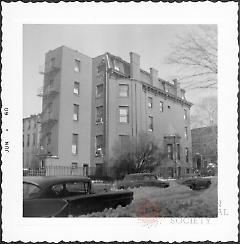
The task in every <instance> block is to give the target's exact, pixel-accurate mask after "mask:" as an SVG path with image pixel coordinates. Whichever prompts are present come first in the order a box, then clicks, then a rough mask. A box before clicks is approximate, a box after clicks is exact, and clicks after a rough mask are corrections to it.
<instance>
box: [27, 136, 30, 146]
mask: <svg viewBox="0 0 240 244" xmlns="http://www.w3.org/2000/svg"><path fill="white" fill-rule="evenodd" d="M29 145H30V135H27V147H29Z"/></svg>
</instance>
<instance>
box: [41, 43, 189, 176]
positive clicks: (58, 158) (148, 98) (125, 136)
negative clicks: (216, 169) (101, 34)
mask: <svg viewBox="0 0 240 244" xmlns="http://www.w3.org/2000/svg"><path fill="white" fill-rule="evenodd" d="M41 73H42V74H43V77H44V84H43V88H42V89H40V91H39V96H41V97H42V114H41V127H42V128H41V129H42V130H41V142H40V144H41V148H42V151H41V152H44V153H39V156H41V157H42V158H44V155H45V156H46V158H45V159H46V160H43V161H44V163H45V166H47V165H51V166H54V165H58V166H59V165H62V166H70V167H72V168H77V167H82V168H83V169H84V171H85V172H88V170H89V169H90V168H96V169H100V170H101V169H104V168H105V169H106V168H110V167H112V160H111V158H112V157H113V156H114V155H113V154H114V152H113V147H114V145H116V143H119V142H120V143H119V144H120V145H123V144H124V143H125V142H126V141H128V140H136V143H137V140H138V139H137V138H138V134H139V133H141V132H147V133H150V134H151V135H153V136H154V138H155V139H156V140H157V142H158V143H159V146H160V147H161V148H164V149H165V150H166V151H167V154H168V160H167V161H168V162H167V163H166V165H165V169H164V172H165V173H164V174H165V175H166V174H167V175H169V176H173V175H174V172H175V170H176V169H177V172H178V175H184V174H186V173H190V170H191V168H192V160H191V159H192V157H191V153H192V150H191V145H192V142H191V131H190V120H189V118H190V115H189V112H190V107H191V105H192V104H191V103H190V102H188V101H187V100H186V98H185V91H184V90H183V89H181V88H180V86H179V83H178V82H177V80H173V81H172V82H168V81H165V80H162V79H160V78H159V77H158V71H157V70H156V69H154V68H151V69H150V71H149V72H147V71H144V70H142V69H141V68H140V56H139V55H138V54H136V53H130V61H129V62H127V61H125V60H123V59H121V58H120V57H117V56H114V55H112V54H110V53H104V54H102V55H100V56H98V57H95V58H91V57H88V56H86V55H84V54H81V53H79V52H78V51H76V50H72V49H70V48H67V47H64V46H62V47H59V48H57V49H55V50H51V51H49V52H48V53H47V54H46V56H45V65H44V66H43V67H42V69H41ZM53 156H54V160H51V158H52V157H53Z"/></svg>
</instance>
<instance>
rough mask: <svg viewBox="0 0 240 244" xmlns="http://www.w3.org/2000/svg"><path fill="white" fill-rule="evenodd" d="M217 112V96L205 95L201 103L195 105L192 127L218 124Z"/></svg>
mask: <svg viewBox="0 0 240 244" xmlns="http://www.w3.org/2000/svg"><path fill="white" fill-rule="evenodd" d="M217 112H218V110H217V97H216V96H208V97H204V98H203V99H202V100H201V102H200V103H199V104H196V105H194V106H193V110H192V114H191V125H192V128H197V127H205V126H215V125H217Z"/></svg>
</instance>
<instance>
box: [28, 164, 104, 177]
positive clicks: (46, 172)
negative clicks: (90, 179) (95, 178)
mask: <svg viewBox="0 0 240 244" xmlns="http://www.w3.org/2000/svg"><path fill="white" fill-rule="evenodd" d="M97 171H98V170H97V169H96V167H71V166H45V167H44V168H40V169H23V176H70V175H75V176H91V175H96V174H99V175H100V174H101V173H102V172H97Z"/></svg>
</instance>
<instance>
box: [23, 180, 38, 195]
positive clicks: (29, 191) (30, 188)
mask: <svg viewBox="0 0 240 244" xmlns="http://www.w3.org/2000/svg"><path fill="white" fill-rule="evenodd" d="M39 191H40V188H39V187H38V186H36V185H33V184H31V183H26V182H24V183H23V199H28V198H34V196H35V194H37V193H38V192H39Z"/></svg>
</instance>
